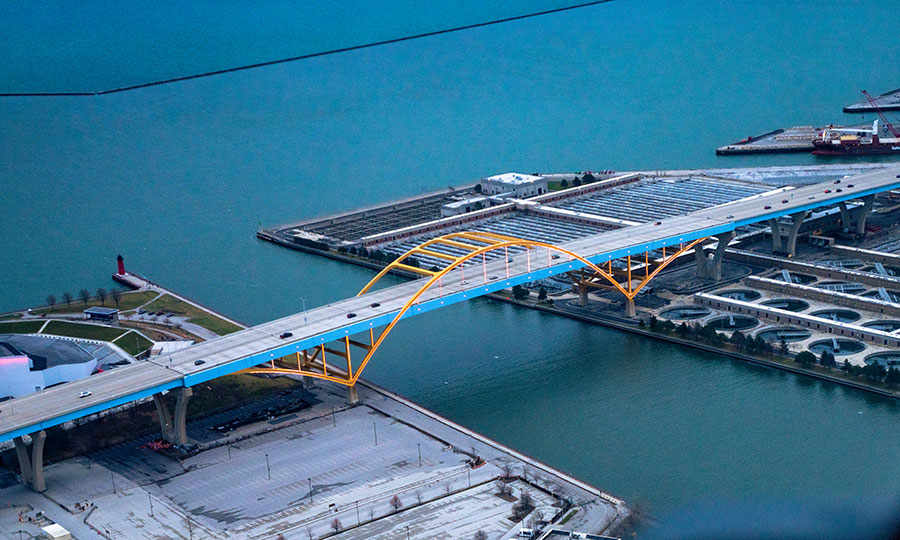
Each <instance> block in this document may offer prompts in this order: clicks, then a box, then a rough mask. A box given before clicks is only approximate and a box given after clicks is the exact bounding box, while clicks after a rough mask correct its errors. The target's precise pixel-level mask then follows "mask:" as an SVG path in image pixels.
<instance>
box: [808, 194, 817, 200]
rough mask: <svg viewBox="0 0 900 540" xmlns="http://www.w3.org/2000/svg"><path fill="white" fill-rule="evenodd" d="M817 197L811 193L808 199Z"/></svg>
mask: <svg viewBox="0 0 900 540" xmlns="http://www.w3.org/2000/svg"><path fill="white" fill-rule="evenodd" d="M815 198H816V196H815V195H810V196H809V197H807V199H809V200H813V199H815Z"/></svg>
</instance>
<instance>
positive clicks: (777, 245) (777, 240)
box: [769, 218, 784, 253]
mask: <svg viewBox="0 0 900 540" xmlns="http://www.w3.org/2000/svg"><path fill="white" fill-rule="evenodd" d="M769 229H770V230H771V231H772V251H774V252H775V253H780V252H782V251H784V247H783V245H782V243H781V227H779V226H778V220H777V219H775V218H772V219H770V220H769Z"/></svg>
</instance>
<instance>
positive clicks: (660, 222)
mask: <svg viewBox="0 0 900 540" xmlns="http://www.w3.org/2000/svg"><path fill="white" fill-rule="evenodd" d="M654 225H662V221H657V222H656V223H654Z"/></svg>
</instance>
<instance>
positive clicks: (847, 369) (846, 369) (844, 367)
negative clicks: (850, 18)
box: [841, 360, 853, 375]
mask: <svg viewBox="0 0 900 540" xmlns="http://www.w3.org/2000/svg"><path fill="white" fill-rule="evenodd" d="M851 367H853V366H851V365H850V361H849V360H844V363H843V364H841V371H843V372H844V373H847V374H848V375H849V374H850V368H851Z"/></svg>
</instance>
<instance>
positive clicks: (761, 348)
mask: <svg viewBox="0 0 900 540" xmlns="http://www.w3.org/2000/svg"><path fill="white" fill-rule="evenodd" d="M753 341H755V342H756V351H757V352H759V353H760V354H767V353H770V352H772V344H770V343H769V342H768V341H766V340H764V339H763V338H762V337H760V336H756V339H754V340H753Z"/></svg>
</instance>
